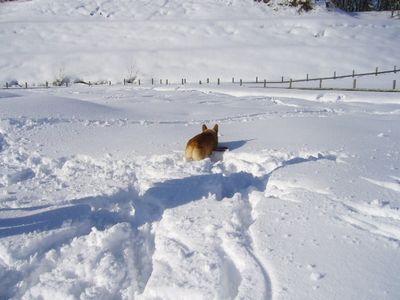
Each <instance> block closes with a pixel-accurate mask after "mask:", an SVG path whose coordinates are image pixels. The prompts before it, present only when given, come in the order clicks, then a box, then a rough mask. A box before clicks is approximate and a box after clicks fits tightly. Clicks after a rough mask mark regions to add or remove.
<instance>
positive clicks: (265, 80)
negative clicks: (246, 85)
mask: <svg viewBox="0 0 400 300" xmlns="http://www.w3.org/2000/svg"><path fill="white" fill-rule="evenodd" d="M264 87H267V79H264Z"/></svg>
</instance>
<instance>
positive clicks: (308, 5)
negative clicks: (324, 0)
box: [254, 0, 313, 12]
mask: <svg viewBox="0 0 400 300" xmlns="http://www.w3.org/2000/svg"><path fill="white" fill-rule="evenodd" d="M254 1H255V2H263V3H266V4H268V5H280V6H285V5H286V6H292V7H298V8H299V12H301V11H309V10H312V9H313V5H312V3H313V0H274V1H271V0H254Z"/></svg>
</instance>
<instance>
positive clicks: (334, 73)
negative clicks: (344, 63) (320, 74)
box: [333, 71, 336, 79]
mask: <svg viewBox="0 0 400 300" xmlns="http://www.w3.org/2000/svg"><path fill="white" fill-rule="evenodd" d="M333 79H336V71H335V72H333Z"/></svg>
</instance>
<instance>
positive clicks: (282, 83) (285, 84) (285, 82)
mask: <svg viewBox="0 0 400 300" xmlns="http://www.w3.org/2000/svg"><path fill="white" fill-rule="evenodd" d="M397 72H400V70H399V69H397V67H396V66H394V67H393V69H391V70H383V71H380V70H379V68H378V67H376V68H375V70H374V71H373V72H365V73H356V72H355V70H353V72H352V73H351V74H346V75H338V74H337V72H336V71H335V72H333V75H332V76H325V77H310V76H309V74H306V76H305V77H304V78H301V79H293V78H286V79H285V77H284V76H282V77H281V80H272V81H270V80H266V79H262V80H260V78H259V77H258V76H257V77H255V81H244V80H243V79H238V80H237V79H235V78H234V77H232V80H231V81H229V82H226V81H225V82H224V81H222V80H221V78H217V79H216V80H215V81H214V82H212V81H211V80H210V78H206V79H205V80H198V81H192V82H189V83H190V84H199V85H202V84H211V83H214V84H217V85H222V84H228V83H232V84H235V85H239V86H243V85H256V86H260V87H261V86H262V87H264V88H267V87H279V88H288V89H292V88H296V89H309V90H315V89H320V90H327V89H331V90H358V91H392V92H400V90H399V89H398V88H397V82H396V79H393V81H392V82H391V83H390V85H391V89H390V88H387V89H371V88H369V89H368V88H358V87H357V78H359V77H363V76H378V75H381V74H389V73H394V74H396V73H397ZM344 78H353V85H352V88H350V87H335V88H333V87H331V88H329V87H325V86H324V84H323V82H326V81H330V80H337V79H344ZM304 82H318V86H315V87H301V86H296V87H295V83H304ZM76 83H80V84H86V85H88V86H96V85H102V86H104V85H110V86H111V85H113V84H112V83H111V81H102V82H101V83H100V84H99V83H91V82H90V81H88V82H84V81H79V82H76ZM70 84H71V83H70V82H69V81H65V83H63V84H62V85H59V84H58V85H53V86H57V87H60V86H64V87H68V86H69V85H70ZM119 84H123V85H128V84H134V85H138V86H141V85H151V86H154V85H172V84H175V85H176V84H178V85H186V84H188V81H187V79H186V78H182V79H181V80H180V81H178V82H172V81H170V80H169V79H158V80H156V79H155V78H151V79H147V80H146V79H139V78H134V79H132V78H130V79H123V81H122V82H121V83H119ZM50 87H51V85H50V84H49V82H46V83H45V85H41V86H33V85H28V83H27V82H25V83H24V84H23V85H21V84H18V85H10V84H9V83H8V82H7V83H6V85H5V87H3V89H9V88H24V89H28V88H50Z"/></svg>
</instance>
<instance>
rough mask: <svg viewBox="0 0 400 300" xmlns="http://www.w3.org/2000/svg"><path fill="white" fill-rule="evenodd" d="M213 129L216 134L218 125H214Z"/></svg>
mask: <svg viewBox="0 0 400 300" xmlns="http://www.w3.org/2000/svg"><path fill="white" fill-rule="evenodd" d="M213 129H214V131H215V132H216V133H217V134H218V124H215V125H214V128H213Z"/></svg>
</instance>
